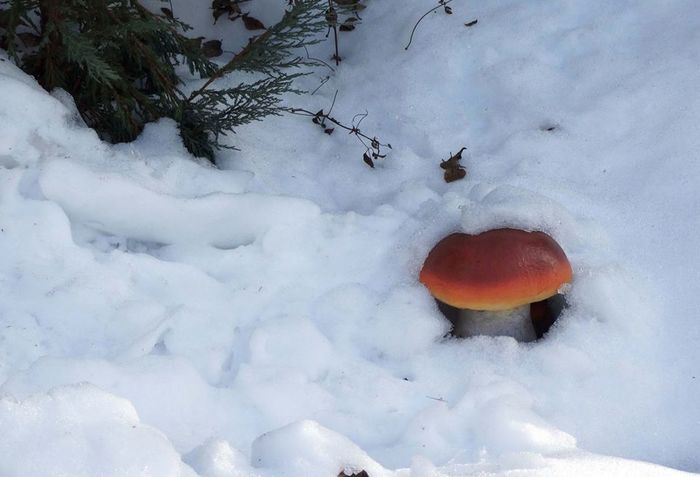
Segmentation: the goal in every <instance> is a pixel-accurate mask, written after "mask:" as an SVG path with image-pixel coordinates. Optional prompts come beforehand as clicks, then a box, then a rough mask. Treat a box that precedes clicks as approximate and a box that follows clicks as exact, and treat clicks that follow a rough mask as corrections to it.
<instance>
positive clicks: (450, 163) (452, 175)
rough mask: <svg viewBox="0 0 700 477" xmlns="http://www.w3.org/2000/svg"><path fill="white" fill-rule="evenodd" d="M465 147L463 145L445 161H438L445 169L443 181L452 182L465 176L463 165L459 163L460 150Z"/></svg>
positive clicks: (460, 157) (465, 171)
mask: <svg viewBox="0 0 700 477" xmlns="http://www.w3.org/2000/svg"><path fill="white" fill-rule="evenodd" d="M465 149H466V147H463V148H462V149H460V150H459V152H457V153H455V154H453V155H450V158H449V159H447V160H446V161H440V167H441V168H443V169H444V170H445V174H444V176H443V177H444V178H445V182H448V183H449V182H454V181H458V180H460V179H464V178H465V177H466V176H467V170H466V169H465V168H464V166H463V165H461V164H460V163H459V161H460V160H461V159H462V152H463V151H464V150H465Z"/></svg>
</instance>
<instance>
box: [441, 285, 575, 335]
mask: <svg viewBox="0 0 700 477" xmlns="http://www.w3.org/2000/svg"><path fill="white" fill-rule="evenodd" d="M435 302H436V303H437V305H438V308H439V309H440V311H441V312H442V314H443V315H444V316H445V318H447V319H448V320H449V321H450V323H452V328H451V329H450V332H449V334H448V336H453V337H456V338H468V337H470V336H478V335H488V336H512V337H513V338H515V339H517V340H518V341H523V342H528V341H535V340H538V339H541V338H542V337H543V336H544V335H545V334H546V333H547V332H548V331H549V329H550V328H551V327H552V325H554V323H555V322H556V321H557V319H558V318H559V316H561V313H562V311H564V309H565V308H566V306H567V303H566V299H565V298H564V296H563V295H561V294H556V295H554V296H552V297H550V298H548V299H546V300H543V301H538V302H535V303H531V304H529V305H525V306H524V307H520V308H518V309H515V310H513V311H511V312H509V315H508V317H506V320H504V319H503V318H504V317H503V316H498V317H496V316H494V315H495V314H496V313H495V312H479V311H477V312H474V311H471V310H460V309H459V308H455V307H454V306H451V305H448V304H447V303H443V302H441V301H440V300H437V299H436V300H435ZM499 313H501V312H499ZM475 318H476V319H477V320H475ZM511 318H512V319H511ZM520 318H524V320H521V319H520ZM475 321H481V323H479V324H478V326H475V325H474V322H475ZM513 323H516V324H517V323H520V324H521V326H520V327H518V326H515V327H514V325H513ZM530 324H531V326H530Z"/></svg>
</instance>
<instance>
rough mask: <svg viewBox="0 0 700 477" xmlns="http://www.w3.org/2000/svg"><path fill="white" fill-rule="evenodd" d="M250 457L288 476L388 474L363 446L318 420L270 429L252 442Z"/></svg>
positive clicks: (379, 475) (259, 463)
mask: <svg viewBox="0 0 700 477" xmlns="http://www.w3.org/2000/svg"><path fill="white" fill-rule="evenodd" d="M251 459H252V462H253V465H255V466H256V467H263V468H268V469H274V470H275V474H276V475H279V476H285V477H307V476H309V475H331V476H334V477H335V476H336V475H338V474H339V473H340V472H342V471H345V473H346V474H348V475H352V474H355V473H360V472H361V471H362V470H364V471H365V472H367V473H368V474H369V475H371V476H373V477H389V476H390V475H392V474H393V473H392V472H389V471H387V470H386V469H384V468H383V467H382V466H381V465H379V464H378V463H377V462H375V461H374V460H372V459H371V458H370V457H369V456H368V455H367V454H366V453H365V452H364V451H362V449H360V448H359V447H358V446H357V445H355V444H354V443H353V442H352V441H350V440H349V439H347V438H346V437H343V436H341V435H340V434H338V433H336V432H333V431H331V430H330V429H326V428H324V427H323V426H321V425H319V424H318V423H317V422H314V421H310V420H303V421H300V422H295V423H292V424H289V425H287V426H285V427H283V428H281V429H277V430H274V431H270V432H268V433H265V434H263V435H262V436H260V437H258V438H257V439H256V440H255V441H253V446H252V451H251Z"/></svg>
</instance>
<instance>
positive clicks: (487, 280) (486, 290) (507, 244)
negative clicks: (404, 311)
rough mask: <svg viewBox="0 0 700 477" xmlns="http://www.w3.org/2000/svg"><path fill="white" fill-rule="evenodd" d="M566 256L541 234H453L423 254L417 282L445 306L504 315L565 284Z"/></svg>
mask: <svg viewBox="0 0 700 477" xmlns="http://www.w3.org/2000/svg"><path fill="white" fill-rule="evenodd" d="M571 276H572V272H571V265H570V264H569V260H568V259H567V258H566V254H565V253H564V251H563V250H562V249H561V247H560V246H559V244H557V242H555V241H554V239H553V238H552V237H550V236H549V235H547V234H545V233H544V232H525V231H523V230H516V229H495V230H489V231H487V232H483V233H480V234H478V235H467V234H462V233H455V234H452V235H449V236H448V237H446V238H444V239H443V240H441V241H440V242H439V243H438V244H437V245H435V247H434V248H433V249H432V250H431V251H430V253H429V254H428V258H427V259H426V260H425V264H424V265H423V269H422V270H421V272H420V281H421V282H422V283H423V284H424V285H425V286H426V287H427V288H428V289H429V290H430V292H431V293H432V295H433V296H434V297H435V298H437V299H438V300H441V301H443V302H445V303H447V304H448V305H452V306H454V307H457V308H462V309H469V310H508V309H510V308H515V307H517V306H520V305H525V304H527V303H532V302H535V301H540V300H545V299H547V298H549V297H551V296H552V295H554V294H556V293H557V291H558V290H559V288H561V286H562V285H564V284H565V283H568V282H570V281H571Z"/></svg>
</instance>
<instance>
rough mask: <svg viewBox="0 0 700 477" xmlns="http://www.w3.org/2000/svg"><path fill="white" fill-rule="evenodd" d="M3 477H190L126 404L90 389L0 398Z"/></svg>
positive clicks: (82, 387)
mask: <svg viewBox="0 0 700 477" xmlns="http://www.w3.org/2000/svg"><path fill="white" fill-rule="evenodd" d="M0 427H2V429H3V437H2V439H0V475H2V476H3V477H52V476H61V475H70V476H71V477H95V476H98V475H99V476H101V477H195V476H196V474H195V473H194V472H193V471H192V469H191V468H189V467H188V466H187V465H185V464H184V463H183V462H182V461H181V460H180V455H179V454H178V453H177V452H176V451H175V450H174V449H173V447H172V445H171V444H170V442H169V441H168V439H167V438H166V437H165V436H164V435H163V434H162V433H161V432H159V431H157V430H156V429H153V428H152V427H150V426H146V425H143V424H141V423H140V422H139V419H138V416H137V414H136V410H135V409H134V407H133V406H132V405H131V404H130V403H129V402H128V401H126V400H124V399H120V398H117V397H115V396H113V395H110V394H107V393H105V392H103V391H100V390H98V389H97V388H95V387H94V386H91V385H87V384H85V385H76V386H70V387H64V388H56V389H54V390H52V391H51V392H49V393H48V394H39V395H35V396H32V397H29V398H27V399H25V400H23V401H16V400H14V399H12V398H9V397H5V398H2V399H0Z"/></svg>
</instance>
